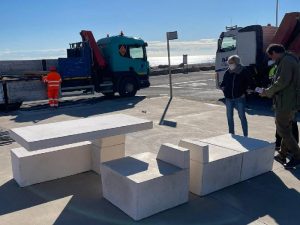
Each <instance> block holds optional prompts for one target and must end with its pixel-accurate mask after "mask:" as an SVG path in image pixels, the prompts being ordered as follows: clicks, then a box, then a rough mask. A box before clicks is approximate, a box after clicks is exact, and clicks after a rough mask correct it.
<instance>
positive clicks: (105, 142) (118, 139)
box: [92, 135, 125, 147]
mask: <svg viewBox="0 0 300 225" xmlns="http://www.w3.org/2000/svg"><path fill="white" fill-rule="evenodd" d="M92 143H93V144H94V145H97V146H98V147H110V146H114V145H121V144H125V135H118V136H112V137H107V138H101V139H97V140H93V141H92Z"/></svg>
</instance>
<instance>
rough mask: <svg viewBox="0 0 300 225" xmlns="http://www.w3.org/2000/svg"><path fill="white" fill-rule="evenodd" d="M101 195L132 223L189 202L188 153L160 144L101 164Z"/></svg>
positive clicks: (176, 147) (178, 148)
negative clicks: (153, 150) (155, 150)
mask: <svg viewBox="0 0 300 225" xmlns="http://www.w3.org/2000/svg"><path fill="white" fill-rule="evenodd" d="M101 179H102V190H103V196H104V198H106V199H107V200H108V201H110V202H111V203H113V204H114V205H115V206H117V207H118V208H120V209H121V210H122V211H124V212H125V213H126V214H128V215H129V216H130V217H132V218H133V219H134V220H140V219H143V218H146V217H148V216H151V215H153V214H156V213H158V212H161V211H163V210H166V209H169V208H172V207H175V206H178V205H180V204H183V203H185V202H187V201H188V193H189V150H187V149H184V148H180V147H178V146H174V145H170V144H165V145H162V146H161V148H160V150H159V153H158V155H157V156H156V155H155V154H153V153H141V154H137V155H133V156H130V157H125V158H122V159H117V160H113V161H109V162H106V163H103V164H102V165H101Z"/></svg>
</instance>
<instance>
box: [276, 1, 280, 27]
mask: <svg viewBox="0 0 300 225" xmlns="http://www.w3.org/2000/svg"><path fill="white" fill-rule="evenodd" d="M278 9H279V0H276V27H278Z"/></svg>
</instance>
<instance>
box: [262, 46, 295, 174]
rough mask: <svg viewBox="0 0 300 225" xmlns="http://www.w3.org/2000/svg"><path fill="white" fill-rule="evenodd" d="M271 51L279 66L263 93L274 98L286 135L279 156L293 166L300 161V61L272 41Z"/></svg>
mask: <svg viewBox="0 0 300 225" xmlns="http://www.w3.org/2000/svg"><path fill="white" fill-rule="evenodd" d="M267 54H268V56H269V57H270V58H271V59H272V60H275V61H276V63H277V65H278V68H277V73H276V77H275V82H274V84H273V85H272V86H271V87H269V88H268V89H266V90H263V92H262V94H261V95H262V96H266V97H269V98H273V99H274V109H275V123H276V130H277V132H278V134H279V135H280V136H281V137H282V141H281V147H280V151H279V154H278V155H277V156H275V160H277V161H278V162H280V163H282V164H284V166H285V168H286V169H291V168H294V167H296V166H298V165H300V148H299V146H298V144H297V141H296V140H295V138H294V137H293V135H292V123H293V120H294V117H295V113H296V111H297V94H298V93H297V89H298V88H299V87H298V80H299V77H300V64H299V60H298V59H297V58H296V57H295V56H294V55H292V54H289V53H287V52H286V51H285V49H284V47H283V46H282V45H277V44H273V45H270V46H269V47H268V49H267ZM288 153H289V154H291V160H290V161H289V163H286V158H287V156H288Z"/></svg>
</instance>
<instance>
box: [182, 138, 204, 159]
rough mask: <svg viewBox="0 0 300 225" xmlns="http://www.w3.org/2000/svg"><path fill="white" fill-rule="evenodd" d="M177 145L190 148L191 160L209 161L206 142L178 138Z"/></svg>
mask: <svg viewBox="0 0 300 225" xmlns="http://www.w3.org/2000/svg"><path fill="white" fill-rule="evenodd" d="M179 146H180V147H183V148H187V149H189V150H190V155H191V156H190V159H191V160H194V161H197V162H200V163H208V162H209V154H208V144H206V143H203V142H201V141H196V140H189V139H183V140H180V142H179Z"/></svg>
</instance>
